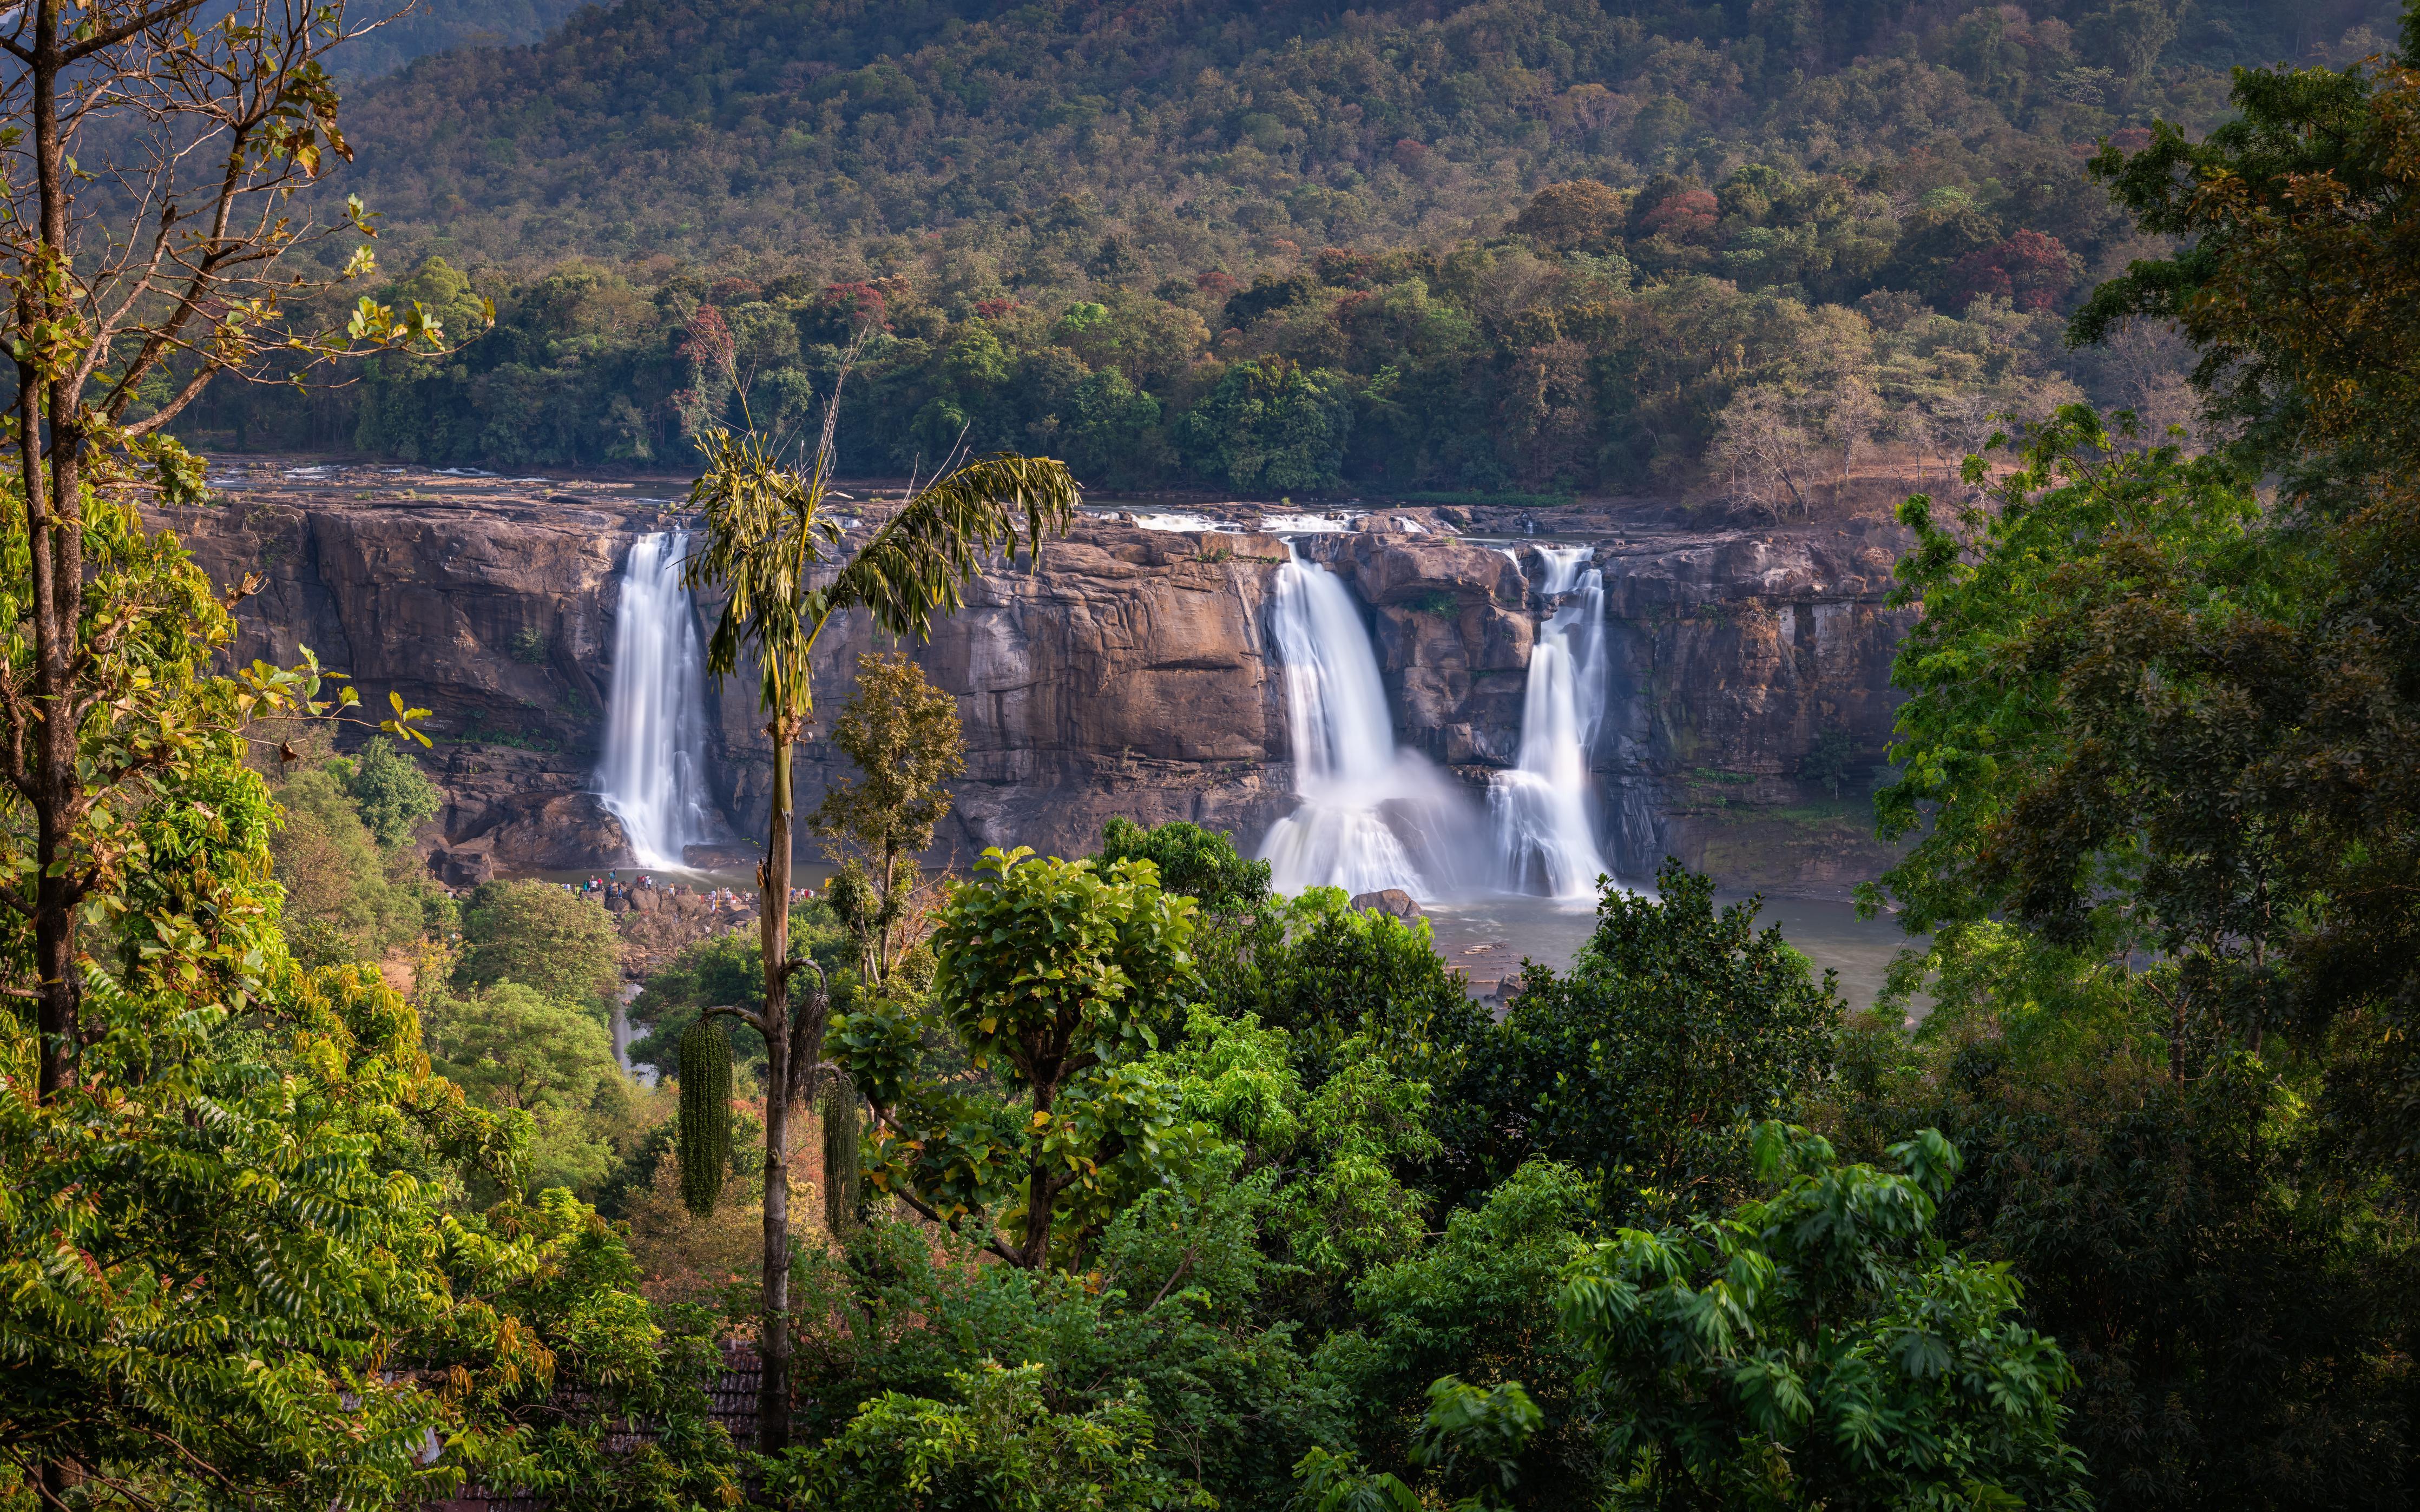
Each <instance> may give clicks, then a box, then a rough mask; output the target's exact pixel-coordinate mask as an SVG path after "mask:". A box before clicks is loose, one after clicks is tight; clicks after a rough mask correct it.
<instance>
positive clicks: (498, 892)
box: [455, 882, 622, 1012]
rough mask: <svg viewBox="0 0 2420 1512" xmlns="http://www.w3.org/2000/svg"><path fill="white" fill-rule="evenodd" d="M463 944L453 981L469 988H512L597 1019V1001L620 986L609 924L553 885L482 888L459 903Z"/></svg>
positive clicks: (598, 911) (586, 900)
mask: <svg viewBox="0 0 2420 1512" xmlns="http://www.w3.org/2000/svg"><path fill="white" fill-rule="evenodd" d="M462 940H463V949H462V958H461V960H460V962H459V963H458V964H457V966H456V968H455V979H456V980H457V981H458V982H459V983H460V984H461V985H463V986H467V987H484V986H487V985H489V983H492V982H498V981H517V982H520V984H521V985H522V986H524V987H529V988H533V989H535V991H538V992H541V993H545V994H547V995H550V996H552V997H556V998H559V999H561V1000H562V1001H564V1002H566V1003H571V1004H576V1005H579V1006H580V1007H582V1008H584V1009H587V1010H588V1011H592V1012H601V1011H602V1009H601V1007H600V1006H599V999H601V998H602V997H603V996H604V995H605V994H607V993H609V992H611V991H612V990H613V984H614V983H615V982H617V981H619V980H621V978H622V964H621V956H622V947H621V937H620V936H619V935H617V934H616V933H614V932H613V918H612V917H611V916H609V915H608V914H607V913H606V912H605V910H604V908H603V907H602V906H601V905H600V904H599V903H597V901H596V900H595V899H594V898H592V897H589V896H587V895H586V894H584V893H574V892H569V891H566V889H564V888H562V887H556V886H555V885H553V884H552V883H547V882H487V883H482V884H480V885H479V886H478V887H476V888H474V889H473V891H472V893H471V896H470V897H469V898H467V899H465V900H464V902H463V905H462Z"/></svg>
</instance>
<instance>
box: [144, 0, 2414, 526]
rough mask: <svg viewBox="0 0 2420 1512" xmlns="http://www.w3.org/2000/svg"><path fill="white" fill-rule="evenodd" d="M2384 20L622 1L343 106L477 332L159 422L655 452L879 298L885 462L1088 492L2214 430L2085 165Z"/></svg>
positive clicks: (2368, 36) (835, 334)
mask: <svg viewBox="0 0 2420 1512" xmlns="http://www.w3.org/2000/svg"><path fill="white" fill-rule="evenodd" d="M2392 30H2393V20H2392V17H2391V15H2389V14H2387V13H2386V12H2385V11H2383V10H2381V9H2380V8H2376V7H2374V6H2373V7H2364V6H2345V5H2341V4H2339V5H2337V6H2335V8H2330V7H2329V6H2315V7H2310V8H2302V9H2299V10H2297V11H2296V12H2295V13H2294V14H2293V15H2292V16H2291V17H2290V18H2288V17H2285V16H2281V15H2280V14H2278V11H2277V8H2274V7H2262V6H2239V7H2231V8H2230V7H2220V6H2211V5H2197V6H2188V7H2183V8H2164V6H2163V5H2162V4H2161V3H2159V0H2124V3H2121V4H2118V5H2116V6H2114V7H2111V8H2104V9H2101V10H2093V9H2089V8H2086V7H2085V6H2083V5H2080V4H2073V3H2068V4H2060V5H2052V6H2048V7H2039V8H2036V10H2035V11H2034V12H2025V11H2021V10H2011V9H2009V8H1978V9H1973V10H1969V11H1965V12H1962V13H1956V14H1953V13H1951V12H1949V11H1947V10H1936V9H1934V8H1918V7H1912V6H1900V5H1874V6H1846V5H1840V6H1830V7H1823V6H1816V5H1799V6H1781V7H1774V8H1745V7H1734V8H1721V7H1709V8H1703V9H1693V8H1686V7H1680V6H1671V7H1651V8H1645V9H1636V8H1634V10H1633V12H1632V13H1630V14H1627V15H1614V14H1611V13H1610V12H1609V11H1608V10H1606V8H1601V7H1600V6H1598V5H1596V4H1594V3H1593V0H1588V3H1556V0H1490V3H1488V4H1483V5H1473V6H1466V7H1459V8H1451V9H1450V11H1449V12H1446V13H1442V14H1431V13H1430V11H1429V10H1427V9H1423V8H1404V7H1397V8H1388V7H1380V8H1373V9H1370V10H1366V11H1349V12H1340V11H1336V10H1333V9H1331V8H1326V7H1321V6H1313V5H1273V6H1268V7H1263V8H1251V9H1249V10H1244V11H1231V10H1228V9H1226V8H1218V7H1208V6H1179V5H1143V6H1129V7H1122V8H1114V9H1112V8H1094V7H1059V8H1046V7H1027V8H1016V9H999V10H995V9H994V8H989V7H976V6H946V5H930V6H884V7H867V6H840V5H831V4H825V3H820V0H819V3H816V4H813V5H800V6H775V5H732V6H724V7H718V8H714V9H713V10H711V11H710V12H706V11H699V10H695V9H692V8H682V7H677V6H673V5H670V4H653V3H641V0H633V3H631V4H628V5H624V6H621V7H618V8H613V9H612V10H592V11H589V12H585V13H583V14H582V16H581V17H580V18H579V19H577V20H576V21H574V22H573V23H571V24H570V25H569V26H567V27H566V29H565V30H564V31H563V32H561V33H560V34H558V35H556V36H555V37H553V38H551V39H549V40H547V41H545V42H543V43H541V44H538V45H536V46H534V47H530V48H523V49H508V50H501V51H487V52H477V53H467V54H466V53H455V54H443V55H442V56H437V57H430V58H425V59H422V60H420V61H419V62H417V63H415V64H414V65H412V66H411V68H410V69H407V70H406V71H405V72H404V73H402V74H401V75H399V76H397V77H395V78H392V79H388V80H384V81H381V82H380V83H379V84H377V85H372V86H370V87H368V88H366V89H365V90H363V91H361V92H360V98H359V99H358V100H356V101H353V102H351V103H350V104H349V118H350V119H358V120H359V121H360V122H361V123H362V124H360V125H358V126H356V127H355V128H354V129H355V131H357V132H358V133H359V134H360V136H361V139H362V140H361V147H360V151H359V153H358V156H357V158H356V161H355V162H354V163H353V164H352V166H351V167H349V169H346V170H344V171H343V172H341V173H339V174H338V175H337V176H336V177H337V178H338V179H339V182H340V184H341V185H342V186H343V187H345V188H348V189H351V190H355V191H357V192H358V193H361V194H362V195H363V196H364V199H365V204H367V205H368V206H369V208H371V210H372V211H374V212H376V213H377V214H379V215H380V216H381V217H382V218H383V220H384V223H385V231H384V233H383V236H382V238H381V257H382V260H383V262H384V265H385V266H387V267H388V268H390V269H391V270H395V271H396V272H398V273H404V272H408V276H406V277H403V278H401V279H400V280H399V281H398V282H396V284H394V285H392V286H391V287H389V288H388V289H386V290H385V291H384V292H383V293H382V294H381V295H380V299H381V300H382V301H386V302H395V301H420V302H422V303H423V304H425V305H426V306H427V308H428V309H430V310H431V311H432V312H435V313H437V314H438V315H439V316H442V319H443V321H444V324H445V329H446V330H447V331H448V332H453V333H454V334H455V337H456V339H457V341H458V343H459V344H460V345H459V349H458V351H455V352H454V353H453V354H452V355H450V356H447V357H443V358H435V357H427V356H410V355H392V356H387V357H382V358H380V359H379V360H378V361H377V363H375V364H374V367H373V371H371V372H370V373H369V374H367V375H365V377H363V378H361V380H360V381H359V382H357V383H352V384H350V385H349V386H347V387H342V388H336V389H333V390H330V391H327V392H321V393H314V394H296V393H293V392H292V391H290V390H286V389H279V388H275V387H259V386H245V385H220V386H218V387H216V388H214V389H213V390H212V391H211V392H210V393H209V394H208V395H206V396H205V397H204V399H203V400H202V401H201V402H200V403H199V404H198V405H196V406H195V407H194V408H193V409H191V410H189V411H188V412H187V413H186V416H185V417H184V418H183V419H182V420H181V421H180V423H179V427H178V428H179V430H180V433H182V434H184V435H186V436H187V438H188V439H189V440H193V441H194V443H195V444H208V445H210V446H215V447H221V448H227V447H233V448H251V449H264V450H286V451H292V450H310V451H337V452H345V451H358V452H361V453H365V454H368V455H377V456H383V457H391V458H397V459H401V460H405V461H411V462H419V463H424V464H428V465H434V466H453V467H460V466H472V467H481V468H487V469H490V470H504V471H526V470H528V469H531V468H540V467H551V468H585V469H612V468H615V467H620V468H635V469H643V470H647V471H664V470H669V471H681V470H683V469H685V468H687V467H689V466H690V460H691V458H692V456H693V455H694V442H695V440H696V438H697V437H698V436H699V435H700V434H701V433H702V432H703V431H704V430H705V429H706V428H709V427H711V426H714V425H717V424H737V423H738V421H739V419H740V417H741V415H742V413H743V412H745V413H746V414H748V415H749V416H751V417H752V418H753V419H754V420H755V421H756V422H757V423H759V424H764V425H766V426H767V427H768V428H774V429H778V428H779V427H780V426H781V425H783V424H791V423H796V422H798V421H799V420H800V419H802V418H803V417H805V416H808V415H810V414H813V413H815V412H817V411H819V409H820V408H821V401H822V399H823V398H824V397H828V396H829V395H830V393H832V392H833V390H834V389H835V387H837V386H838V384H837V375H838V373H839V371H840V369H841V366H842V362H843V357H842V354H843V352H844V350H845V349H846V348H847V347H848V346H849V344H850V342H851V340H852V338H853V337H854V336H855V335H856V334H857V333H858V332H860V331H863V332H866V334H867V338H868V339H867V341H866V344H865V347H864V348H863V350H862V352H861V354H860V356H859V359H858V363H857V365H856V367H855V369H854V370H853V372H852V375H851V377H850V378H849V381H848V383H847V384H846V385H845V389H843V398H844V409H845V421H844V424H843V425H842V428H841V437H842V444H843V446H844V452H843V456H842V464H843V467H844V469H845V471H851V472H855V473H858V474H861V475H872V476H898V475H906V474H909V473H912V472H914V471H917V470H918V469H919V467H920V465H921V466H922V467H923V468H926V469H929V468H931V467H932V466H935V465H937V464H938V463H939V461H940V459H941V458H943V457H945V456H947V455H951V454H952V452H953V450H954V448H959V447H965V448H969V449H971V450H972V451H974V452H976V453H982V452H985V451H990V450H995V449H1000V448H1009V449H1014V450H1018V451H1027V452H1038V453H1045V454H1047V455H1054V456H1059V457H1063V458H1064V459H1065V460H1066V461H1068V463H1069V464H1070V465H1071V466H1072V467H1073V468H1074V469H1075V470H1076V471H1077V475H1078V478H1079V479H1080V480H1082V481H1083V482H1084V483H1086V484H1087V485H1088V486H1100V487H1104V488H1109V489H1140V488H1151V489H1159V488H1170V487H1178V488H1189V489H1203V490H1214V491H1225V492H1230V493H1235V494H1242V495H1245V496H1248V497H1265V498H1272V499H1274V498H1276V497H1279V496H1281V495H1290V494H1314V495H1315V494H1326V495H1338V496H1341V495H1342V494H1346V493H1350V492H1356V491H1361V490H1371V491H1377V492H1382V493H1385V494H1388V495H1389V496H1402V495H1404V494H1419V493H1442V494H1476V495H1491V494H1493V495H1501V494H1530V495H1536V494H1569V493H1575V492H1596V493H1606V492H1611V493H1638V492H1652V493H1661V494H1665V495H1669V494H1672V493H1675V492H1681V491H1687V490H1691V489H1696V488H1699V487H1700V486H1705V487H1713V488H1717V489H1720V490H1723V491H1727V492H1729V493H1730V494H1731V495H1733V496H1734V497H1736V499H1737V500H1738V501H1740V502H1743V503H1747V504H1750V505H1756V506H1769V505H1770V500H1769V499H1768V498H1767V497H1766V495H1767V493H1768V492H1769V491H1770V490H1769V489H1766V488H1764V487H1761V486H1759V485H1758V484H1757V483H1756V482H1755V481H1754V480H1753V478H1751V477H1748V476H1745V475H1744V474H1747V473H1753V472H1755V471H1758V470H1757V469H1754V468H1742V467H1740V466H1737V465H1736V462H1737V456H1738V454H1739V453H1740V452H1741V451H1742V450H1743V449H1746V450H1754V451H1767V450H1769V449H1770V448H1769V445H1767V444H1766V442H1768V441H1769V439H1770V437H1771V435H1772V433H1773V432H1774V431H1775V430H1776V427H1777V428H1778V429H1779V430H1780V431H1781V432H1782V433H1783V436H1784V440H1786V442H1787V448H1786V449H1787V450H1788V452H1789V453H1790V455H1791V456H1792V459H1793V462H1794V463H1796V464H1798V465H1799V468H1800V471H1805V472H1807V473H1808V474H1810V475H1811V476H1814V477H1817V478H1824V479H1831V480H1834V483H1835V486H1836V488H1837V487H1838V484H1839V483H1840V482H1842V481H1845V479H1846V478H1847V477H1848V476H1849V475H1850V474H1852V473H1854V472H1855V471H1858V470H1859V469H1866V470H1868V471H1870V470H1871V469H1872V467H1873V466H1875V465H1877V464H1879V465H1882V466H1884V467H1885V468H1895V469H1896V470H1897V471H1901V472H1906V471H1923V470H1926V469H1932V470H1936V471H1954V470H1955V467H1956V459H1957V458H1958V457H1959V456H1961V455H1965V454H1966V453H1968V452H1971V451H1973V450H1975V449H1976V448H1977V447H1978V446H1979V445H1980V444H1981V441H1982V440H1984V439H1985V438H1986V437H1987V436H1988V435H1989V434H1990V431H1991V426H1990V424H1988V423H1987V422H1986V421H1985V420H1984V418H1983V417H1985V416H1986V415H1988V414H1990V413H1992V412H1994V411H2009V412H2019V411H2022V412H2034V411H2041V410H2047V409H2051V408H2055V406H2056V405H2057V404H2059V403H2062V402H2068V401H2071V400H2074V399H2085V400H2088V401H2089V402H2092V403H2095V404H2097V405H2099V406H2101V407H2102V408H2104V409H2118V408H2128V409H2134V410H2135V411H2136V412H2137V413H2139V414H2143V415H2146V416H2149V417H2153V424H2154V429H2155V431H2156V430H2164V427H2165V426H2166V425H2167V424H2173V423H2177V422H2180V421H2183V420H2185V419H2188V418H2189V417H2190V414H2191V404H2190V401H2189V398H2188V397H2187V395H2186V392H2185V387H2184V383H2183V369H2184V368H2185V366H2186V365H2188V362H2187V359H2186V357H2185V355H2184V353H2183V352H2182V350H2181V348H2180V347H2178V346H2177V345H2176V344H2175V343H2174V342H2173V341H2172V340H2171V339H2168V338H2167V336H2166V333H2165V332H2159V331H2155V330H2152V329H2150V328H2130V329H2128V330H2127V331H2125V332H2113V337H2112V340H2111V341H2109V342H2107V343H2104V344H2102V345H2100V346H2097V347H2089V348H2086V349H2083V350H2071V349H2068V348H2067V347H2065V346H2064V344H2063V343H2062V340H2061V334H2062V332H2063V329H2064V328H2063V323H2062V320H2061V318H2060V317H2062V316H2065V315H2067V314H2068V313H2070V312H2071V309H2072V306H2073V301H2075V300H2076V299H2077V298H2079V297H2080V296H2081V295H2082V294H2083V292H2084V291H2085V290H2086V289H2087V288H2088V287H2090V286H2091V285H2093V284H2094V283H2095V282H2097V281H2098V280H2099V279H2102V278H2105V277H2109V276H2113V275H2115V274H2117V273H2118V272H2122V271H2123V270H2124V268H2125V266H2126V264H2127V262H2128V261H2129V260H2130V259H2131V258H2133V257H2135V256H2137V255H2154V254H2156V253H2157V252H2158V251H2159V250H2161V249H2160V247H2159V246H2158V245H2157V244H2156V243H2155V242H2154V241H2152V240H2149V239H2146V238H2145V236H2144V234H2143V232H2142V231H2141V229H2140V228H2139V227H2138V226H2137V225H2136V224H2135V223H2134V222H2133V220H2132V219H2130V218H2129V217H2128V216H2127V215H2126V214H2124V213H2123V211H2122V210H2121V209H2119V208H2117V207H2115V206H2113V205H2112V204H2111V203H2110V202H2109V199H2108V196H2107V194H2106V193H2103V192H2102V190H2101V189H2100V188H2098V187H2097V186H2095V185H2094V184H2093V183H2092V182H2091V181H2090V179H2089V178H2088V177H2087V176H2086V173H2085V172H2084V169H2083V162H2084V160H2085V159H2086V158H2088V157H2089V156H2090V154H2091V153H2092V152H2093V151H2094V150H2095V144H2096V143H2099V142H2101V141H2102V140H2104V139H2107V140H2113V141H2115V142H2117V143H2118V145H2120V146H2121V147H2139V146H2141V145H2143V143H2144V142H2146V141H2147V140H2148V136H2149V125H2150V123H2151V122H2152V120H2153V119H2154V118H2162V119H2169V120H2176V121H2180V122H2181V123H2183V124H2185V125H2187V126H2189V127H2193V128H2195V129H2201V128H2206V127H2207V126H2209V125H2210V124H2211V123H2212V122H2214V121H2215V120H2216V119H2217V118H2218V116H2219V115H2220V114H2222V113H2223V111H2224V108H2225V106H2224V101H2225V98H2226V87H2227V85H2226V67H2227V66H2228V65H2230V64H2236V63H2257V62H2265V61H2268V60H2270V59H2273V58H2277V57H2287V58H2293V59H2297V60H2300V59H2305V58H2308V57H2311V56H2312V55H2313V54H2315V53H2316V54H2318V55H2319V56H2320V57H2323V58H2326V59H2328V60H2332V61H2338V62H2341V61H2346V60H2350V59H2351V58H2355V57H2359V56H2361V55H2364V54H2367V53H2370V52H2374V51H2376V50H2377V49H2378V48H2380V47H2382V46H2384V45H2385V44H2384V42H2383V40H2382V39H2381V33H2387V34H2391V32H2392ZM666 38H677V39H679V40H678V41H676V42H670V43H666V42H663V41H662V39H666ZM483 299H484V300H492V301H494V303H495V306H496V310H497V323H496V326H495V328H494V329H493V330H492V331H486V330H485V328H484V323H483V316H482V314H481V306H480V303H479V301H481V300H483ZM1735 403H1736V404H1737V405H1738V408H1737V409H1733V406H1734V404H1735ZM1726 441H1728V443H1729V444H1728V445H1726V444H1724V443H1725V442H1726ZM1710 448H1711V449H1712V451H1711V453H1710Z"/></svg>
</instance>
